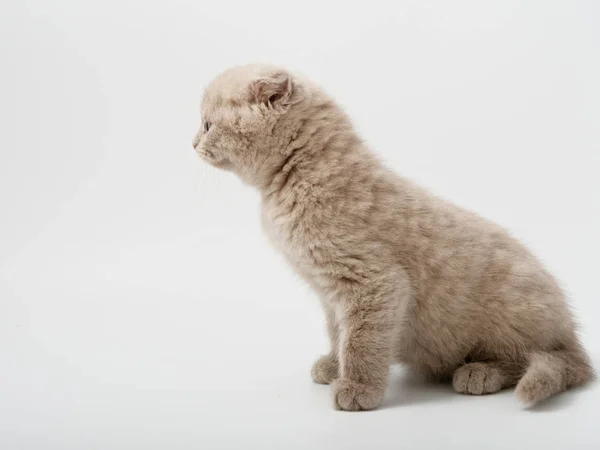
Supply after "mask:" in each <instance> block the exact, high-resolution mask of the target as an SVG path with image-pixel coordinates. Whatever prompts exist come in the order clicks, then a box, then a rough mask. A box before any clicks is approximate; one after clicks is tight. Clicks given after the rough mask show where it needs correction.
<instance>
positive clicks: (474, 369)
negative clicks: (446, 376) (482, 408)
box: [452, 363, 503, 395]
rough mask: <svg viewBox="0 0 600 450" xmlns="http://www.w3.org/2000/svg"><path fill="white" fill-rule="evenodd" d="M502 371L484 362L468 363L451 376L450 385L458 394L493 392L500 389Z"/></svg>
mask: <svg viewBox="0 0 600 450" xmlns="http://www.w3.org/2000/svg"><path fill="white" fill-rule="evenodd" d="M502 380H503V376H502V372H501V371H500V369H498V368H497V367H492V366H490V365H488V364H486V363H469V364H465V365H464V366H461V367H459V368H458V369H456V371H455V372H454V375H453V377H452V387H453V388H454V390H455V391H456V392H458V393H460V394H471V395H483V394H493V393H494V392H498V391H499V390H500V389H502Z"/></svg>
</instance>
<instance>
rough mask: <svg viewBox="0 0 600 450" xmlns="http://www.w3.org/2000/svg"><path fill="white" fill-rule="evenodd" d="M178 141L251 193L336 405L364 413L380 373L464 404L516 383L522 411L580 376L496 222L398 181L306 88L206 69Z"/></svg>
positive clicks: (546, 291)
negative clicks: (323, 327) (404, 376)
mask: <svg viewBox="0 0 600 450" xmlns="http://www.w3.org/2000/svg"><path fill="white" fill-rule="evenodd" d="M202 118H203V122H202V125H201V127H200V130H199V131H198V134H197V135H196V137H195V139H194V142H193V145H194V148H195V149H196V151H197V153H198V154H199V155H200V156H201V157H202V158H203V159H204V160H205V161H207V162H208V163H210V164H212V165H214V166H216V167H220V168H223V169H227V170H230V171H233V172H235V173H236V174H237V175H239V176H240V178H241V179H242V180H243V181H244V182H246V183H247V184H250V185H252V186H255V187H256V188H258V189H259V191H260V193H261V195H262V219H263V224H264V228H265V230H266V232H267V234H268V236H269V237H270V239H271V241H272V242H273V244H274V245H275V247H277V248H278V249H279V250H280V251H281V253H282V254H283V255H284V256H285V257H286V259H287V260H288V261H289V263H290V264H291V265H292V266H293V267H294V268H295V269H296V271H297V272H298V273H299V274H301V275H302V277H303V278H304V279H305V280H306V281H307V282H308V283H309V284H310V285H311V286H312V287H313V288H314V290H315V291H316V292H317V293H318V295H319V297H320V299H321V302H322V305H323V309H324V311H325V317H326V318H327V326H328V331H329V337H330V339H331V351H330V353H329V354H327V355H325V356H323V357H322V358H320V359H319V360H317V361H316V362H315V364H314V366H313V368H312V377H313V379H314V381H316V382H317V383H325V384H331V388H332V391H333V398H334V404H335V407H336V408H338V409H343V410H352V411H354V410H366V409H373V408H376V407H377V406H378V405H379V404H380V402H381V400H382V398H383V395H384V392H385V389H386V385H387V382H388V372H389V366H390V364H391V363H393V362H400V363H403V364H406V365H408V366H409V367H411V368H413V369H414V370H416V371H418V372H420V373H423V374H425V375H426V376H428V377H429V378H431V379H434V380H451V381H452V385H453V386H454V389H455V390H456V391H457V392H460V393H464V394H476V395H479V394H490V393H493V392H497V391H499V390H501V389H503V388H506V387H511V386H515V385H516V391H517V394H518V396H519V397H520V398H521V400H522V401H523V402H524V403H525V404H527V405H531V404H534V403H536V402H539V401H541V400H544V399H545V398H547V397H549V396H551V395H553V394H556V393H558V392H560V391H563V390H566V389H569V388H571V387H574V386H578V385H581V384H583V383H585V382H587V381H589V380H591V379H592V378H593V377H594V373H593V369H592V367H591V365H590V362H589V359H588V357H587V355H586V353H585V351H584V350H583V348H582V347H581V345H580V343H579V340H578V338H577V335H576V333H575V325H574V321H573V318H572V315H571V312H570V311H569V308H568V305H567V302H566V299H565V295H564V294H563V292H562V291H561V289H560V287H559V286H558V285H557V283H556V281H555V280H554V279H553V278H552V276H551V275H550V274H549V273H548V272H547V271H546V269H545V268H544V267H543V266H542V264H540V262H539V261H538V260H537V259H536V258H535V257H534V256H532V255H531V253H529V251H528V250H527V249H526V248H525V247H524V246H523V245H522V244H521V243H519V242H518V241H517V240H515V239H514V238H512V237H511V236H510V235H509V234H508V233H507V232H506V231H505V230H504V229H503V228H501V227H500V226H498V225H495V224H494V223H491V222H489V221H487V220H485V219H483V218H481V217H479V216H478V215H476V214H474V213H471V212H469V211H466V210H464V209H461V208H459V207H457V206H455V205H453V204H451V203H449V202H447V201H445V200H442V199H440V198H438V197H435V196H434V195H432V194H430V193H428V192H427V191H425V190H424V189H422V188H420V187H419V186H416V185H415V184H413V183H411V182H409V181H407V180H405V179H403V178H401V177H399V176H398V175H396V174H394V173H393V172H391V171H390V170H389V169H387V168H386V167H384V165H383V164H382V163H381V162H379V160H378V159H377V158H376V157H375V156H374V155H373V154H372V153H371V152H370V151H369V150H368V149H367V147H366V145H365V144H364V143H363V142H362V141H361V139H360V138H359V136H358V135H357V134H356V132H355V131H354V129H353V127H352V124H351V122H350V120H349V118H348V117H347V116H346V114H345V113H344V112H343V111H342V109H341V108H340V107H339V106H338V105H337V104H336V103H335V102H334V101H333V100H332V99H331V98H330V97H329V96H328V95H327V94H325V93H324V92H323V91H322V90H321V89H320V88H319V87H317V86H316V85H315V84H313V83H312V82H310V81H308V80H306V79H304V78H302V77H300V76H297V75H293V74H291V73H289V72H287V71H286V70H283V69H279V68H275V67H270V66H263V65H252V66H243V67H237V68H233V69H230V70H227V71H226V72H224V73H222V74H221V75H219V76H218V77H217V78H216V79H215V80H214V81H213V82H212V83H211V84H210V86H209V87H208V89H207V90H206V92H205V95H204V99H203V102H202Z"/></svg>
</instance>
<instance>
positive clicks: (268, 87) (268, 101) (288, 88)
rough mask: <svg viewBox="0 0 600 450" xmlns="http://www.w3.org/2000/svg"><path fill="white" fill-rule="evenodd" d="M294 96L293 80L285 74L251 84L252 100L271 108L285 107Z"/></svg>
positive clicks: (276, 74) (281, 73) (260, 79)
mask: <svg viewBox="0 0 600 450" xmlns="http://www.w3.org/2000/svg"><path fill="white" fill-rule="evenodd" d="M291 96H292V78H291V77H290V76H289V75H288V74H287V73H284V72H277V73H274V74H272V75H270V76H268V77H263V78H259V79H258V80H255V81H253V82H252V83H250V100H251V101H252V102H254V103H262V104H264V105H271V106H283V105H285V104H287V103H288V102H289V100H290V98H291Z"/></svg>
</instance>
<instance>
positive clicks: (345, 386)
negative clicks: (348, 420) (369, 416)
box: [331, 379, 385, 411]
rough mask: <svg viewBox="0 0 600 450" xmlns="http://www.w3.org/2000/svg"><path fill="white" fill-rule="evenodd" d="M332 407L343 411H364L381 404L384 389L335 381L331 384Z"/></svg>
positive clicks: (346, 381)
mask: <svg viewBox="0 0 600 450" xmlns="http://www.w3.org/2000/svg"><path fill="white" fill-rule="evenodd" d="M331 388H332V389H333V401H334V406H335V408H336V409H338V410H343V411H366V410H369V409H375V408H377V407H378V406H379V404H380V403H381V400H382V399H383V394H384V392H385V388H379V387H375V386H373V385H368V384H362V383H357V382H356V381H351V380H345V379H337V380H335V381H334V382H333V383H332V384H331Z"/></svg>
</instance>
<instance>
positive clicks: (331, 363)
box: [311, 355, 339, 384]
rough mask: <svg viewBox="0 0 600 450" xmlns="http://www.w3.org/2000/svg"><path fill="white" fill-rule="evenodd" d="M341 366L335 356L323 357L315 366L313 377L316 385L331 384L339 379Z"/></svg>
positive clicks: (312, 371) (312, 372)
mask: <svg viewBox="0 0 600 450" xmlns="http://www.w3.org/2000/svg"><path fill="white" fill-rule="evenodd" d="M338 372H339V364H338V361H337V359H336V358H335V356H333V355H325V356H321V357H320V358H319V359H317V360H316V361H315V363H314V364H313V367H312V370H311V375H312V379H313V381H314V382H315V383H319V384H329V383H331V382H332V381H333V380H335V379H336V378H338V377H339V373H338Z"/></svg>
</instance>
